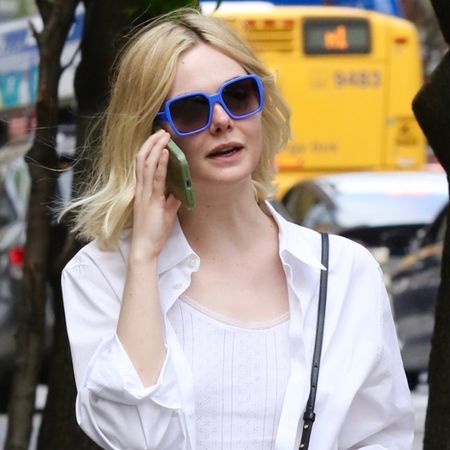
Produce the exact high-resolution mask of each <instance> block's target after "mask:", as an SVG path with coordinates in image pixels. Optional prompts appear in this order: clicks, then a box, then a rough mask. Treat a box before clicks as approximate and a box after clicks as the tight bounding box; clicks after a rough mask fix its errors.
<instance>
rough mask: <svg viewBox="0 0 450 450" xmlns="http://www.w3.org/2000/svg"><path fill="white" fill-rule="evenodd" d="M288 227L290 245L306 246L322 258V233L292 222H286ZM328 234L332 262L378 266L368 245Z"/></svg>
mask: <svg viewBox="0 0 450 450" xmlns="http://www.w3.org/2000/svg"><path fill="white" fill-rule="evenodd" d="M286 229H287V230H286V231H287V234H288V236H289V244H290V246H298V247H300V248H301V247H305V246H306V247H308V249H309V250H310V251H312V252H313V253H314V255H315V256H316V257H317V258H318V259H320V257H321V249H322V238H321V235H322V233H320V232H318V231H316V230H312V229H310V228H306V227H304V226H301V225H297V224H295V223H292V222H287V223H286ZM328 236H329V258H330V263H334V262H341V263H352V264H356V265H358V266H360V265H363V266H368V267H372V268H375V267H378V262H377V261H376V259H375V258H374V256H373V255H372V253H371V251H370V250H369V249H368V248H367V247H366V246H364V245H362V244H361V243H359V242H356V241H353V240H351V239H348V238H346V237H344V236H340V235H337V234H328Z"/></svg>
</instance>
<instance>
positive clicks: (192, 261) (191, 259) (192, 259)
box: [187, 256, 198, 269]
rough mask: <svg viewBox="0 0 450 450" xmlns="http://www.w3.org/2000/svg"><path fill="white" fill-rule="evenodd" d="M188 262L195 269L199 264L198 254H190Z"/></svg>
mask: <svg viewBox="0 0 450 450" xmlns="http://www.w3.org/2000/svg"><path fill="white" fill-rule="evenodd" d="M187 264H188V266H189V267H191V268H192V269H195V268H196V267H197V264H198V258H197V257H196V256H189V258H188V260H187Z"/></svg>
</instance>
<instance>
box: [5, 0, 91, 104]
mask: <svg viewBox="0 0 450 450" xmlns="http://www.w3.org/2000/svg"><path fill="white" fill-rule="evenodd" d="M30 20H31V21H32V22H33V23H34V25H35V26H36V27H37V28H38V29H39V26H40V25H41V24H42V21H41V19H40V17H38V16H35V17H29V18H25V19H17V20H12V21H9V22H5V23H2V24H0V110H1V109H6V108H14V107H21V106H26V105H30V104H32V103H35V101H36V95H37V85H38V65H39V51H38V47H37V43H36V39H35V38H34V36H33V34H32V32H31V29H30V27H29V23H28V22H29V21H30ZM83 20H84V11H83V10H82V9H80V10H78V11H77V13H76V16H75V20H74V23H73V24H72V27H71V29H70V31H69V34H68V37H67V39H66V44H65V46H64V49H63V53H62V57H61V64H62V66H65V65H67V64H68V63H69V62H70V61H71V60H72V59H73V55H74V53H76V52H77V49H78V46H79V42H80V40H81V35H82V32H83ZM74 71H75V65H74V64H73V65H72V67H69V68H67V69H66V71H65V73H63V77H62V79H61V81H62V82H61V83H60V84H63V86H61V85H60V91H62V96H64V95H66V96H69V97H70V96H73V87H72V84H73V74H74Z"/></svg>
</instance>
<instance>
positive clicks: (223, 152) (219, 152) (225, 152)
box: [207, 145, 243, 158]
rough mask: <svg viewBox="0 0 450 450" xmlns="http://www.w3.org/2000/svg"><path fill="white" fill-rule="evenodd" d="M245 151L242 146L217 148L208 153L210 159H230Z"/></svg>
mask: <svg viewBox="0 0 450 450" xmlns="http://www.w3.org/2000/svg"><path fill="white" fill-rule="evenodd" d="M242 149H243V146H242V145H224V146H220V147H216V148H215V149H214V150H212V151H211V152H209V153H208V155H207V157H208V158H221V157H230V156H233V155H235V154H236V153H238V152H240V151H241V150H242Z"/></svg>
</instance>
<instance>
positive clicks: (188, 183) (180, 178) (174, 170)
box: [153, 127, 195, 209]
mask: <svg viewBox="0 0 450 450" xmlns="http://www.w3.org/2000/svg"><path fill="white" fill-rule="evenodd" d="M158 129H159V127H153V132H156V131H158ZM167 149H168V150H169V163H168V165H167V176H166V194H170V193H173V194H174V195H175V197H177V199H178V200H180V201H181V203H183V205H184V206H186V207H187V208H189V209H191V208H193V207H194V206H195V196H194V190H193V189H192V179H191V173H190V170H189V165H188V162H187V159H186V156H185V155H184V153H183V151H182V150H181V148H180V147H178V145H177V144H175V142H174V141H173V140H172V139H170V140H169V143H168V144H167Z"/></svg>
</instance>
